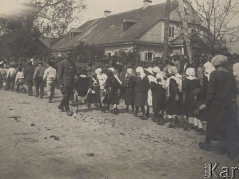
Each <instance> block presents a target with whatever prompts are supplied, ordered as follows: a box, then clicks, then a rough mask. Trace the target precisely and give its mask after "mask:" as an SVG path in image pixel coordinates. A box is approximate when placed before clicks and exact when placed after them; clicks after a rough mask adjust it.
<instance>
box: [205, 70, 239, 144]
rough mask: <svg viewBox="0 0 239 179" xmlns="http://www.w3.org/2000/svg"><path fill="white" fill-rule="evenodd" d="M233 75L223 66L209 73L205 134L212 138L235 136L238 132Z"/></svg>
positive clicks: (225, 138) (222, 138)
mask: <svg viewBox="0 0 239 179" xmlns="http://www.w3.org/2000/svg"><path fill="white" fill-rule="evenodd" d="M236 96H237V88H236V81H235V77H234V76H233V74H232V73H230V72H229V71H226V70H224V69H223V68H221V69H218V70H216V71H214V72H212V73H211V75H210V80H209V83H208V90H207V95H206V103H205V104H206V106H207V113H206V116H205V119H206V120H207V129H206V135H207V136H209V137H211V138H212V139H214V140H227V139H228V138H231V139H232V138H235V136H237V135H238V134H237V133H238V121H237V109H236Z"/></svg>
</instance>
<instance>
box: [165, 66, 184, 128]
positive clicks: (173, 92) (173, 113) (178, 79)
mask: <svg viewBox="0 0 239 179" xmlns="http://www.w3.org/2000/svg"><path fill="white" fill-rule="evenodd" d="M168 73H169V75H170V77H169V78H168V80H167V89H168V95H169V97H168V100H167V103H166V113H167V114H168V118H169V120H170V124H169V126H168V127H169V128H175V124H174V119H176V120H177V119H178V116H181V115H184V109H183V95H182V76H181V75H180V74H179V73H178V69H177V68H176V67H175V66H171V67H170V68H169V69H168Z"/></svg>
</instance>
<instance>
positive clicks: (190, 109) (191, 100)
mask: <svg viewBox="0 0 239 179" xmlns="http://www.w3.org/2000/svg"><path fill="white" fill-rule="evenodd" d="M186 75H187V77H186V79H185V80H184V81H183V91H184V93H185V94H186V98H185V102H184V110H185V115H186V117H187V119H186V121H185V122H186V123H185V126H184V130H188V128H189V118H192V119H193V121H194V128H195V129H196V128H198V129H200V130H202V123H201V121H199V120H198V119H197V118H196V117H195V115H194V110H195V106H194V105H195V94H194V93H193V92H194V90H195V89H200V87H201V86H200V81H199V80H198V79H197V78H196V77H195V70H194V68H188V69H187V70H186Z"/></svg>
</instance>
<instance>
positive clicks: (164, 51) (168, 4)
mask: <svg viewBox="0 0 239 179" xmlns="http://www.w3.org/2000/svg"><path fill="white" fill-rule="evenodd" d="M169 14H170V0H167V2H166V10H165V25H164V48H163V57H164V58H165V57H167V56H168V31H169Z"/></svg>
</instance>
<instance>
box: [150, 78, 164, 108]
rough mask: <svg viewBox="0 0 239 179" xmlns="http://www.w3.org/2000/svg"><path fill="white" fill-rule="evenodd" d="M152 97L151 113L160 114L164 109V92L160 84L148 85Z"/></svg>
mask: <svg viewBox="0 0 239 179" xmlns="http://www.w3.org/2000/svg"><path fill="white" fill-rule="evenodd" d="M150 87H151V90H152V96H153V112H160V111H161V110H163V109H164V106H165V99H166V91H165V89H164V88H163V86H162V85H161V84H156V83H154V82H151V83H150Z"/></svg>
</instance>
